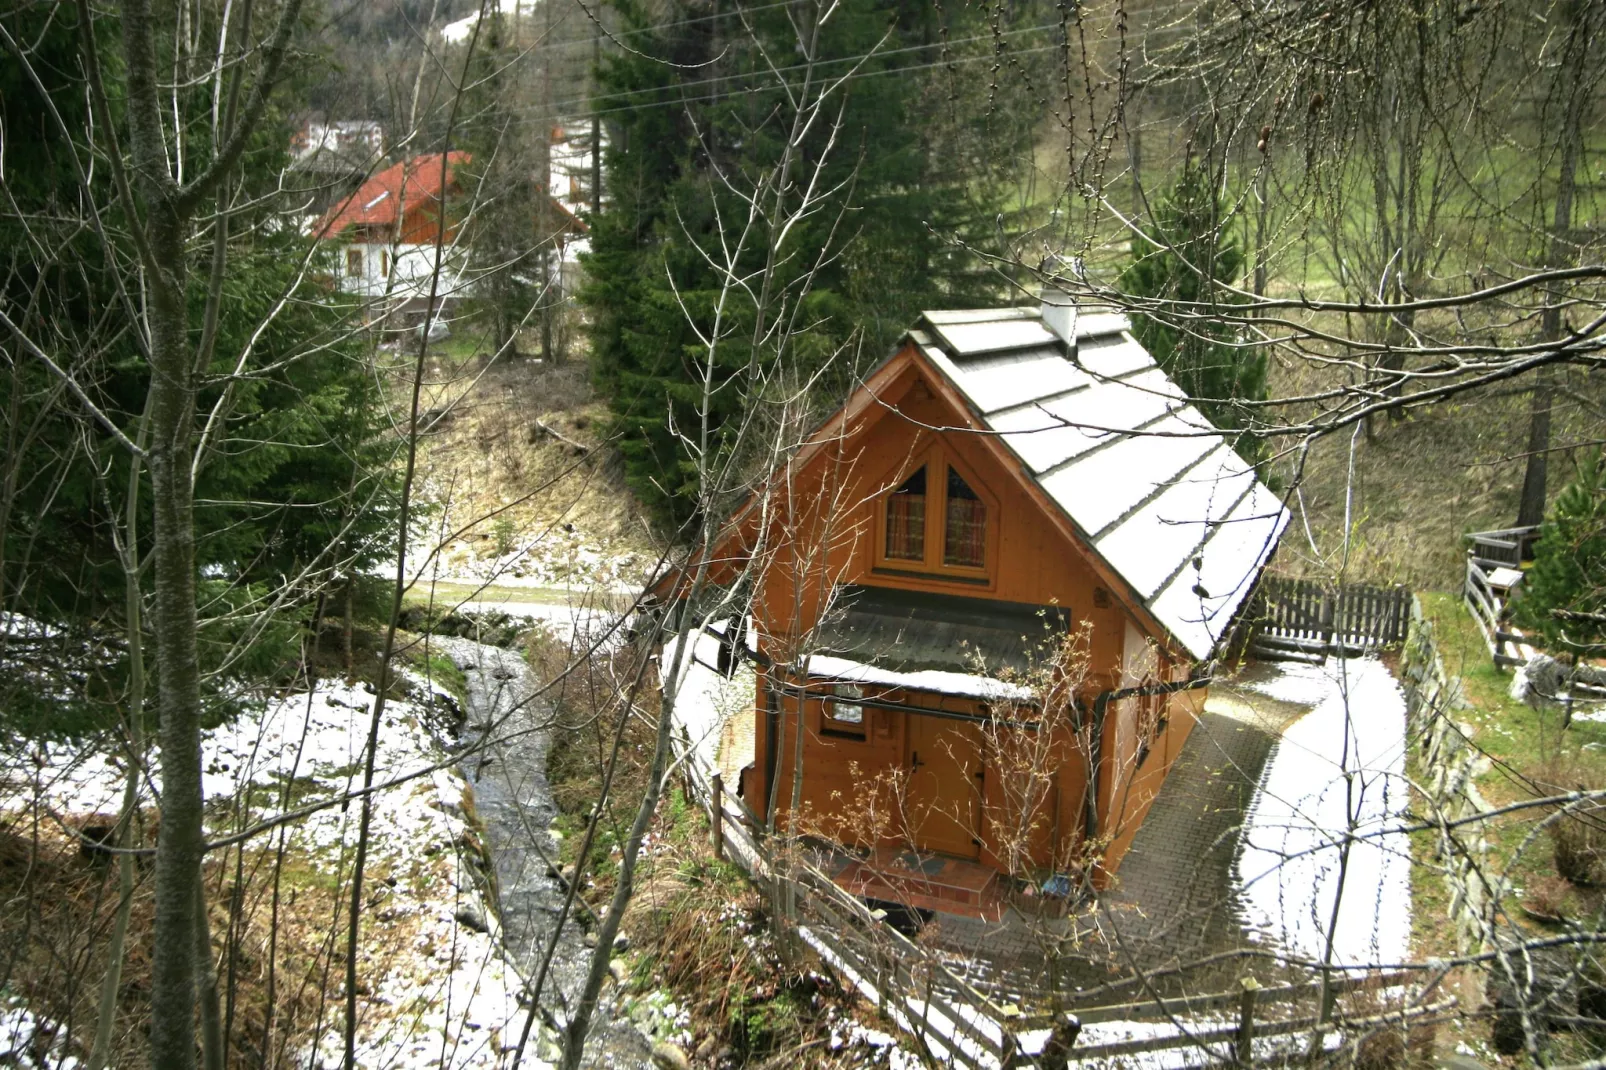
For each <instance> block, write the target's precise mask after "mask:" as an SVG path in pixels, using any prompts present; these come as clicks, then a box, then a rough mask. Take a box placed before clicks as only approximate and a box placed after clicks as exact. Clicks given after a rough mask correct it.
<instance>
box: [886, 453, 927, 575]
mask: <svg viewBox="0 0 1606 1070" xmlns="http://www.w3.org/2000/svg"><path fill="white" fill-rule="evenodd" d="M887 557H889V558H892V559H893V560H897V561H924V560H925V559H926V469H925V466H924V465H921V467H920V469H919V471H917V472H915V474H914V475H912V476H910V477H909V478H908V479H906V480H904V481H903V482H902V483H901V484H899V485H898V488H897V489H896V490H894V491H893V492H892V493H891V494H890V495H888V496H887Z"/></svg>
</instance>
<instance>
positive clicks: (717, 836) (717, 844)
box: [708, 773, 725, 862]
mask: <svg viewBox="0 0 1606 1070" xmlns="http://www.w3.org/2000/svg"><path fill="white" fill-rule="evenodd" d="M708 795H709V802H711V803H712V804H713V808H712V812H711V813H710V814H709V815H708V816H709V821H710V823H711V824H712V825H713V828H714V857H715V858H717V859H718V860H719V861H721V862H723V861H725V778H724V777H722V776H720V775H719V774H718V773H715V774H714V777H713V781H712V783H711V785H710V788H709V792H708Z"/></svg>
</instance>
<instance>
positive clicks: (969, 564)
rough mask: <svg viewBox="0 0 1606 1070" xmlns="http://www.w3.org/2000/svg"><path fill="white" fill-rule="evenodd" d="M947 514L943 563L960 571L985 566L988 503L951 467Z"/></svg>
mask: <svg viewBox="0 0 1606 1070" xmlns="http://www.w3.org/2000/svg"><path fill="white" fill-rule="evenodd" d="M947 514H948V515H947V517H946V518H945V520H946V522H945V524H944V525H943V540H942V545H943V550H942V563H943V564H945V565H954V566H957V567H959V568H981V567H982V566H983V565H984V564H985V563H986V562H985V560H984V554H985V549H986V545H987V504H986V503H985V502H983V501H982V500H981V498H980V497H978V496H977V494H976V492H975V491H973V490H971V489H970V484H968V483H966V482H965V480H964V478H963V477H961V476H960V474H959V473H958V472H956V471H954V470H953V469H952V468H950V469H948V508H947ZM887 556H889V557H890V556H891V554H888V555H887Z"/></svg>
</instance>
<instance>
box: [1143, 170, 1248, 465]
mask: <svg viewBox="0 0 1606 1070" xmlns="http://www.w3.org/2000/svg"><path fill="white" fill-rule="evenodd" d="M1154 215H1155V218H1154V221H1153V228H1154V230H1153V232H1154V238H1155V239H1157V240H1150V239H1149V238H1147V237H1143V236H1139V237H1135V238H1134V239H1133V245H1132V262H1131V263H1130V264H1128V265H1127V267H1126V270H1124V271H1123V272H1122V273H1121V278H1120V288H1121V290H1122V291H1123V292H1124V293H1127V294H1130V295H1132V296H1134V297H1140V298H1151V299H1156V300H1158V301H1162V302H1178V303H1180V304H1179V307H1178V308H1177V310H1176V311H1175V312H1170V313H1165V312H1157V314H1155V315H1138V316H1134V317H1133V322H1132V333H1133V335H1134V336H1135V337H1136V338H1137V340H1138V341H1139V342H1141V343H1142V344H1143V347H1144V348H1145V349H1147V350H1148V351H1149V352H1150V353H1151V354H1153V355H1154V359H1155V360H1156V361H1157V362H1158V363H1159V365H1160V367H1161V368H1163V369H1165V373H1166V374H1167V375H1168V376H1170V377H1171V379H1172V381H1173V382H1175V383H1176V384H1177V385H1178V386H1179V387H1181V388H1182V390H1183V392H1184V393H1186V394H1187V395H1188V397H1190V398H1192V399H1193V403H1194V405H1195V406H1196V407H1197V408H1198V409H1199V411H1200V412H1201V413H1203V414H1204V415H1205V417H1206V418H1207V419H1209V420H1210V422H1211V423H1213V424H1215V426H1217V427H1219V428H1221V429H1222V430H1224V431H1239V430H1242V429H1244V428H1247V427H1250V426H1252V424H1253V422H1254V417H1255V412H1254V410H1253V409H1252V408H1250V407H1247V406H1244V405H1243V404H1242V402H1244V401H1263V400H1265V398H1266V357H1265V354H1264V353H1262V352H1260V351H1259V350H1256V349H1249V348H1246V347H1244V346H1243V345H1241V344H1240V342H1241V339H1240V337H1239V332H1238V330H1237V329H1236V328H1235V327H1234V326H1232V325H1231V324H1230V323H1228V322H1224V320H1223V318H1222V317H1220V316H1217V315H1211V313H1212V312H1213V311H1219V310H1220V309H1221V308H1222V307H1223V306H1228V305H1233V304H1239V303H1241V300H1242V299H1241V298H1238V297H1236V296H1235V295H1233V294H1232V293H1231V292H1230V291H1228V290H1227V289H1225V287H1226V286H1228V285H1231V284H1232V283H1234V282H1236V281H1237V280H1238V278H1239V276H1240V275H1241V274H1242V273H1243V269H1244V259H1245V258H1244V252H1243V248H1242V246H1241V245H1240V243H1239V241H1238V236H1237V235H1236V234H1235V233H1234V232H1233V231H1232V229H1231V228H1230V227H1229V226H1227V225H1225V223H1224V219H1225V213H1224V208H1223V206H1222V203H1221V199H1220V196H1219V194H1218V193H1217V191H1216V189H1215V188H1214V187H1213V186H1212V184H1211V183H1210V178H1209V175H1208V174H1207V173H1206V172H1205V170H1204V169H1203V168H1200V167H1197V166H1193V165H1191V164H1190V165H1189V166H1188V167H1187V168H1186V169H1185V170H1184V171H1183V173H1182V175H1181V177H1180V178H1178V180H1177V182H1176V184H1175V185H1174V186H1172V188H1171V189H1170V190H1169V191H1167V193H1166V194H1165V196H1164V197H1163V198H1162V199H1161V201H1160V203H1159V204H1158V205H1157V206H1156V210H1155V213H1154ZM1235 446H1236V448H1237V450H1238V452H1239V454H1240V455H1241V456H1243V457H1244V459H1246V460H1249V461H1251V462H1253V461H1258V460H1259V459H1260V458H1261V457H1262V456H1263V454H1264V448H1263V444H1262V443H1261V441H1260V440H1258V439H1255V438H1252V437H1250V436H1247V435H1239V436H1237V437H1236V442H1235Z"/></svg>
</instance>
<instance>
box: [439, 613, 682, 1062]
mask: <svg viewBox="0 0 1606 1070" xmlns="http://www.w3.org/2000/svg"><path fill="white" fill-rule="evenodd" d="M431 643H432V645H436V646H437V647H438V648H439V649H441V650H442V651H444V652H445V653H446V654H447V656H448V657H450V658H451V659H452V660H453V661H454V662H455V663H456V664H457V666H458V667H459V668H460V669H462V670H463V673H464V675H465V676H466V677H467V680H468V689H467V690H468V708H467V709H466V710H465V711H464V712H465V714H466V715H467V724H466V725H465V727H464V731H463V743H464V745H465V747H467V748H469V750H470V755H469V757H467V758H466V759H465V761H464V763H463V768H462V772H463V775H464V776H465V777H467V778H468V781H469V783H470V784H471V785H472V786H473V788H474V803H475V808H476V809H477V811H478V812H479V816H480V819H481V820H482V821H483V822H484V823H485V828H486V832H487V834H488V838H489V841H490V842H489V844H488V845H487V846H488V847H489V848H490V852H491V859H492V862H493V864H494V866H495V869H496V879H497V911H498V915H499V917H500V920H501V924H502V939H503V943H504V945H505V946H506V948H507V951H508V954H509V955H510V956H511V958H512V959H513V961H514V963H515V964H516V965H517V966H518V968H519V971H520V972H521V973H522V974H523V975H524V976H525V977H526V978H527V979H529V980H530V981H532V982H533V980H534V978H535V976H536V975H537V973H539V971H540V965H541V961H542V959H543V957H544V956H545V955H546V950H547V948H548V947H549V946H552V937H553V934H554V933H555V932H556V933H558V939H557V943H556V947H555V949H554V951H553V955H552V964H551V967H550V970H549V972H548V975H547V979H546V982H545V984H544V985H543V988H542V991H541V994H540V998H539V1004H540V1007H541V1008H543V1009H544V1010H545V1011H547V1012H549V1014H544V1015H543V1017H544V1018H547V1019H548V1020H549V1021H551V1022H555V1023H556V1024H558V1025H563V1024H566V1023H567V1022H568V1020H569V1014H570V1010H571V1008H573V1007H574V1006H575V1004H576V1002H577V1001H578V999H579V995H580V991H581V989H582V988H583V986H584V984H585V977H586V972H587V970H588V969H589V968H590V962H591V953H592V949H591V948H589V947H587V946H586V944H585V934H586V929H587V928H588V927H589V925H587V924H586V923H587V922H588V921H589V919H588V918H586V917H585V916H584V915H585V907H584V906H583V905H582V904H580V903H579V902H578V901H577V902H576V903H575V904H574V905H573V907H572V908H571V911H570V913H569V915H568V916H567V917H566V918H565V917H564V915H563V913H562V911H563V899H564V888H563V884H562V882H561V881H560V880H559V878H558V875H557V866H558V846H559V844H558V837H557V836H556V835H555V834H554V833H553V830H552V822H553V820H554V819H555V818H556V817H557V813H558V810H557V805H556V803H554V801H553V799H552V789H551V785H550V784H549V783H548V782H547V773H546V769H547V751H548V748H549V745H550V742H551V723H552V711H551V708H550V706H549V705H548V704H547V703H545V702H543V701H541V700H540V699H539V698H535V697H534V696H535V695H536V692H537V691H538V690H539V684H538V682H537V681H536V679H535V676H534V673H532V672H531V671H530V668H529V666H528V665H527V664H526V663H525V661H524V658H523V657H521V656H520V655H519V653H518V652H517V651H515V650H504V649H502V648H500V647H494V646H489V645H486V644H483V643H476V642H473V641H471V640H468V639H456V638H451V637H437V638H435V639H433V640H431ZM560 921H561V923H562V929H561V932H559V924H560ZM539 1046H540V1045H538V1038H537V1037H536V1036H535V1035H533V1034H532V1036H531V1038H530V1043H529V1044H528V1045H527V1047H526V1049H525V1053H526V1054H525V1058H526V1062H525V1065H526V1066H534V1065H538V1064H536V1063H535V1062H534V1061H533V1059H532V1057H537V1058H548V1059H550V1058H551V1057H552V1054H553V1053H552V1052H551V1051H550V1041H547V1042H546V1045H545V1047H546V1048H547V1050H546V1051H545V1053H544V1054H543V1052H542V1051H541V1050H538V1047H539ZM585 1065H587V1066H592V1065H596V1066H613V1067H636V1066H642V1067H645V1066H650V1065H651V1052H650V1048H649V1047H648V1045H647V1042H646V1040H645V1038H643V1037H642V1035H641V1034H640V1033H639V1032H637V1031H636V1030H635V1029H634V1028H633V1027H632V1026H631V1025H630V1023H629V1022H628V1021H625V1020H622V1019H620V1020H616V1019H615V1018H614V1016H613V1014H612V1003H611V1001H610V1000H609V999H608V998H607V993H606V992H605V993H604V996H603V998H602V999H601V1000H600V1001H599V1002H598V1005H597V1010H596V1013H595V1014H594V1015H593V1017H592V1024H591V1035H590V1039H589V1040H588V1042H587V1044H586V1058H585Z"/></svg>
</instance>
